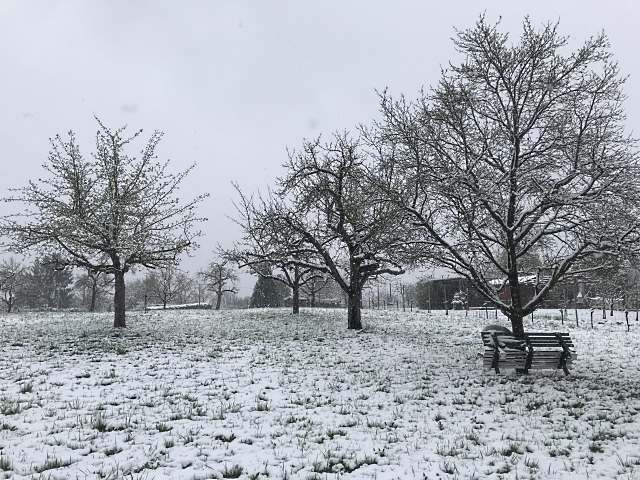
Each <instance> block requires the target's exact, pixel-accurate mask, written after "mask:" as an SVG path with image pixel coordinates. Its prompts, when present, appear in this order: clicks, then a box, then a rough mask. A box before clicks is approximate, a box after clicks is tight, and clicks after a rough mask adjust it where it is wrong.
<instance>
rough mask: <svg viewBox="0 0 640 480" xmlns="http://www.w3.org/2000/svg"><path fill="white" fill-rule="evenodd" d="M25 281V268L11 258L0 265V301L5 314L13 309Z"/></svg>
mask: <svg viewBox="0 0 640 480" xmlns="http://www.w3.org/2000/svg"><path fill="white" fill-rule="evenodd" d="M26 281H27V277H26V275H25V267H24V266H23V265H22V264H21V263H20V262H18V261H17V260H16V259H14V258H13V257H11V258H10V259H9V260H3V261H2V264H1V265H0V295H1V296H0V300H2V303H4V306H5V308H6V310H7V313H11V311H12V310H13V309H14V308H15V306H16V305H17V303H18V301H19V296H20V290H21V288H22V287H23V286H24V284H25V283H26Z"/></svg>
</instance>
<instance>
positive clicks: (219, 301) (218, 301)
mask: <svg viewBox="0 0 640 480" xmlns="http://www.w3.org/2000/svg"><path fill="white" fill-rule="evenodd" d="M220 305H222V288H218V291H217V292H216V310H220Z"/></svg>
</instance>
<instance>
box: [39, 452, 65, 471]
mask: <svg viewBox="0 0 640 480" xmlns="http://www.w3.org/2000/svg"><path fill="white" fill-rule="evenodd" d="M72 463H73V461H72V460H71V458H69V460H62V459H60V458H58V457H50V456H49V454H47V458H46V460H45V461H44V463H43V464H42V465H38V466H36V467H34V468H33V469H34V470H35V471H36V473H42V472H46V471H47V470H53V469H54V468H63V467H68V466H69V465H71V464H72Z"/></svg>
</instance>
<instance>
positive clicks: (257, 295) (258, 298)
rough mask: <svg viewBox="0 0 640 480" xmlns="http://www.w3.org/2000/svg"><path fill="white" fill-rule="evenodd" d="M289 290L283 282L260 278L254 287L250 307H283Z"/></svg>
mask: <svg viewBox="0 0 640 480" xmlns="http://www.w3.org/2000/svg"><path fill="white" fill-rule="evenodd" d="M287 290H288V289H287V288H286V286H285V285H283V284H282V283H281V282H279V281H277V280H274V279H273V278H267V277H262V276H260V277H258V281H257V282H256V284H255V285H254V287H253V293H252V294H251V302H250V306H251V308H261V307H282V306H284V300H285V297H286V296H287V295H288V292H287Z"/></svg>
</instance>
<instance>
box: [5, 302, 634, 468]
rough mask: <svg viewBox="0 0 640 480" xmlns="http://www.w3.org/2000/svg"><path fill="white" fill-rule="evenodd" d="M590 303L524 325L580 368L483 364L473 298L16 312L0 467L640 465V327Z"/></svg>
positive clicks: (8, 335) (10, 318) (10, 324)
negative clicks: (546, 335)
mask: <svg viewBox="0 0 640 480" xmlns="http://www.w3.org/2000/svg"><path fill="white" fill-rule="evenodd" d="M581 314H582V315H583V316H584V319H583V320H582V321H581V325H580V327H579V328H576V327H575V320H573V318H574V317H573V313H572V312H570V318H571V319H572V320H571V323H570V324H569V322H566V323H565V326H564V327H562V326H561V325H560V320H559V315H558V312H548V313H546V314H545V313H543V314H539V315H537V318H536V320H535V321H536V323H535V325H534V326H533V328H532V327H531V326H530V325H527V327H529V328H531V329H536V330H550V331H558V330H565V331H570V332H571V335H572V337H573V338H574V342H575V344H576V347H577V350H578V360H577V361H576V362H575V364H574V367H573V372H572V373H573V374H572V375H571V376H570V377H567V378H565V377H564V375H563V374H562V372H561V371H560V372H551V371H544V372H534V373H532V374H531V375H529V376H516V375H513V374H510V373H509V372H507V374H506V375H501V376H496V375H495V374H493V373H491V372H483V371H482V369H481V361H480V360H479V359H478V358H477V353H478V352H480V351H481V341H480V336H479V334H478V332H479V330H480V328H481V327H482V325H483V324H485V323H486V320H484V319H481V318H476V317H475V316H469V317H468V318H465V316H464V312H452V314H450V315H449V316H444V314H443V313H439V314H432V315H431V316H429V315H428V314H426V313H423V312H421V313H415V312H414V313H409V312H407V313H404V314H403V313H396V312H377V311H373V312H372V311H365V313H364V323H365V325H366V329H365V331H364V332H363V333H356V332H353V331H348V330H346V319H345V312H344V311H338V310H336V311H328V310H324V311H322V310H321V311H305V312H304V313H302V314H301V315H300V316H299V317H298V318H296V317H293V316H291V315H290V314H289V312H288V311H287V310H247V311H223V312H214V311H170V312H169V311H168V312H153V313H150V314H146V315H144V314H135V313H132V314H129V316H128V319H127V321H128V324H129V328H127V329H126V330H123V331H118V330H114V329H112V328H110V325H111V322H112V317H111V315H109V314H94V315H91V314H70V313H40V314H12V315H4V316H1V317H0V351H1V352H2V353H1V357H0V478H2V477H3V476H4V477H5V478H14V479H18V478H52V479H57V478H73V479H75V478H78V479H85V478H87V479H95V478H109V479H116V478H123V479H154V478H155V479H169V478H170V479H181V478H184V479H206V478H222V477H226V478H236V477H240V478H254V479H258V478H260V479H265V478H290V479H298V478H299V479H337V478H344V479H347V478H372V479H380V480H382V479H396V478H401V479H405V478H406V479H414V478H415V479H424V478H428V479H437V478H439V479H447V478H452V479H453V478H459V479H463V478H477V479H480V478H488V479H497V478H510V479H515V478H519V479H524V478H540V479H549V478H584V479H586V478H598V477H600V478H622V479H627V478H629V479H630V478H636V477H637V478H640V473H638V474H637V475H635V474H636V472H640V442H639V434H640V416H639V413H640V325H638V323H637V322H636V321H635V314H632V318H633V320H632V327H631V330H632V331H631V333H627V332H626V325H625V324H624V323H617V322H621V321H622V320H623V314H620V313H618V318H617V319H616V321H611V320H608V321H607V323H606V324H597V325H596V328H595V329H594V330H592V329H591V328H590V326H589V324H588V322H587V321H586V320H587V319H588V316H589V312H588V311H586V312H581ZM543 316H544V317H546V318H542V317H543ZM595 316H596V318H600V316H601V314H599V313H598V312H596V314H595ZM555 317H557V319H555ZM491 321H492V322H495V320H491ZM634 475H635V477H634Z"/></svg>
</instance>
